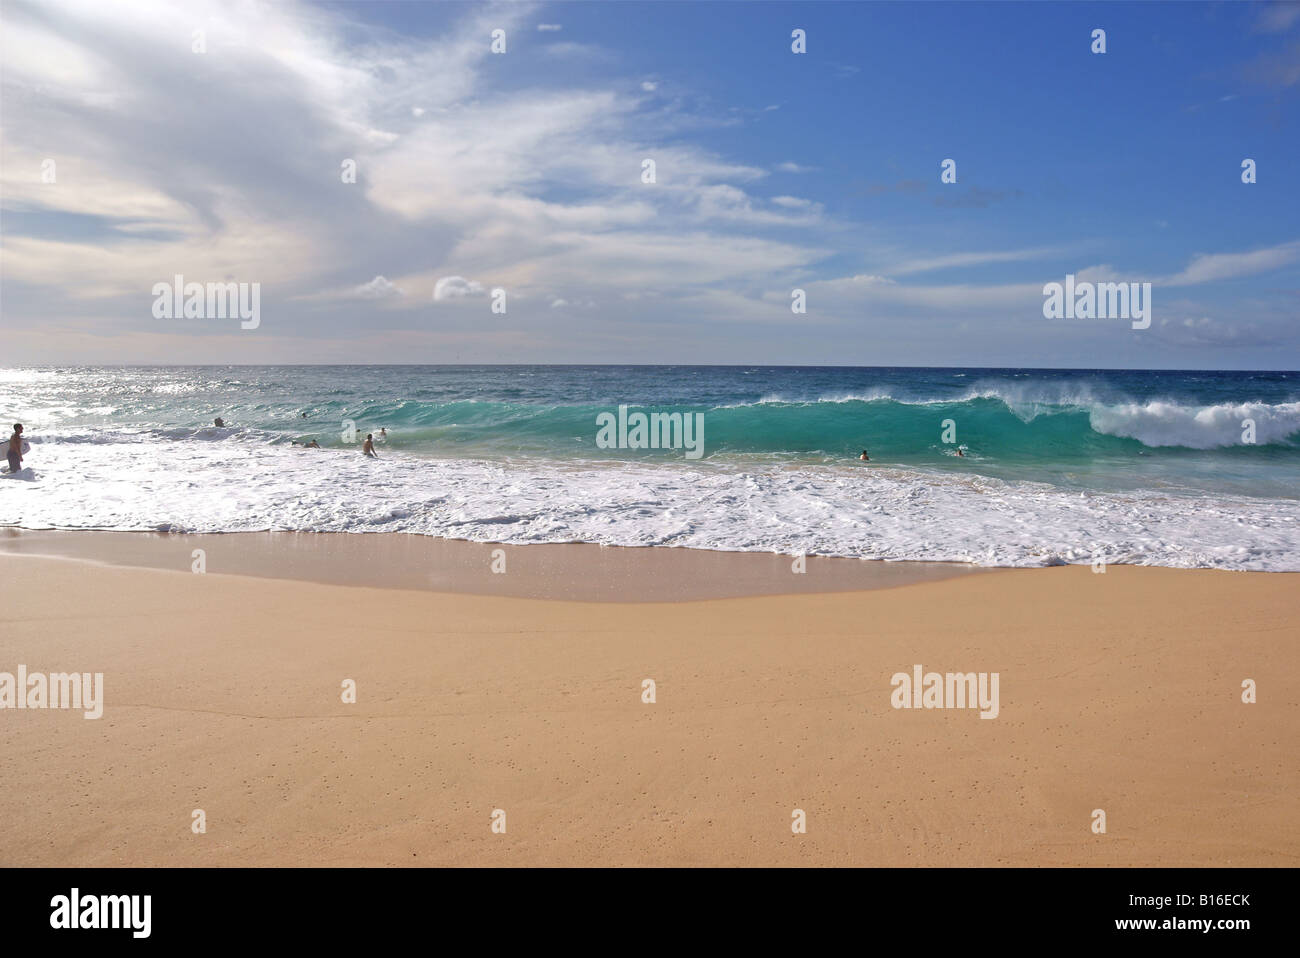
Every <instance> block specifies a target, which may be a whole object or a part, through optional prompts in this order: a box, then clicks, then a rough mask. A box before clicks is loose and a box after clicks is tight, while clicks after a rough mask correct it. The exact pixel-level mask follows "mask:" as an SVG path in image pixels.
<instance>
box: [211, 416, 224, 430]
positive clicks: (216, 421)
mask: <svg viewBox="0 0 1300 958" xmlns="http://www.w3.org/2000/svg"><path fill="white" fill-rule="evenodd" d="M225 424H226V423H225V421H224V420H223V419H222V418H221V417H220V416H218V417H217V418H216V419H214V420H212V425H214V426H216V427H217V428H218V429H220V428H221V427H223V426H224V425H225Z"/></svg>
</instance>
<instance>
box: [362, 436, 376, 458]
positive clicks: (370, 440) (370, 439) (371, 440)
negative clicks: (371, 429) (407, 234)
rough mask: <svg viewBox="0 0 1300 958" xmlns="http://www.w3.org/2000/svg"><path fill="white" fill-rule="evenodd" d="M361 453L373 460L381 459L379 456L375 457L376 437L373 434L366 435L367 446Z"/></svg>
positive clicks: (364, 446) (365, 445)
mask: <svg viewBox="0 0 1300 958" xmlns="http://www.w3.org/2000/svg"><path fill="white" fill-rule="evenodd" d="M361 452H362V453H363V454H364V455H367V456H369V457H370V458H371V459H378V458H379V457H378V456H376V455H375V437H374V435H373V434H372V433H366V441H365V444H364V445H363V446H362V447H361Z"/></svg>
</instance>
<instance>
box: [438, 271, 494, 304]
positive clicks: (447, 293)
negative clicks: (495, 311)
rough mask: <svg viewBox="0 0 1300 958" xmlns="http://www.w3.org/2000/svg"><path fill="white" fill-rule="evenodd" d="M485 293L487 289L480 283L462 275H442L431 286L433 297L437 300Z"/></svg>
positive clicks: (483, 294) (462, 297) (484, 294)
mask: <svg viewBox="0 0 1300 958" xmlns="http://www.w3.org/2000/svg"><path fill="white" fill-rule="evenodd" d="M486 295H487V290H486V289H484V288H483V286H482V284H480V283H477V282H475V281H474V280H472V279H466V278H465V277H464V276H443V277H441V278H440V279H439V280H438V281H437V282H436V283H435V284H434V286H433V298H434V299H435V300H436V301H438V302H442V301H443V300H448V299H465V298H467V297H470V296H486Z"/></svg>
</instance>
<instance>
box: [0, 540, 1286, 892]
mask: <svg viewBox="0 0 1300 958" xmlns="http://www.w3.org/2000/svg"><path fill="white" fill-rule="evenodd" d="M23 535H24V536H28V538H27V540H26V541H27V542H28V544H29V546H30V544H31V543H32V542H34V541H35V540H33V539H32V538H31V537H30V536H29V535H28V534H25V533H24V534H23ZM98 535H101V536H112V535H115V534H109V533H103V534H98ZM191 538H198V539H208V540H211V546H210V548H208V549H207V553H206V554H207V557H208V565H207V571H206V572H205V573H204V574H195V573H193V572H191V571H190V568H189V565H190V559H189V552H190V550H189V549H188V546H189V545H191V544H192V543H185V545H186V546H187V548H186V550H185V552H184V558H183V561H180V562H178V563H177V568H175V569H174V570H173V571H167V570H166V569H160V568H148V567H147V566H149V565H151V564H153V565H158V564H159V563H158V562H157V561H150V560H148V559H141V560H140V561H138V562H134V563H131V564H130V565H123V566H116V565H109V564H105V563H104V562H103V561H90V560H91V559H94V558H96V557H95V556H94V555H92V554H91V552H93V550H90V549H89V547H78V546H75V545H68V546H66V547H64V548H63V553H64V556H63V557H59V558H54V557H48V556H41V555H33V554H16V553H21V552H22V551H24V550H22V549H18V548H16V546H15V543H14V541H13V540H12V539H10V540H8V546H7V548H5V549H3V550H0V576H2V577H3V581H4V582H5V585H6V589H5V592H6V596H7V602H8V610H7V613H6V616H5V621H4V625H3V627H2V628H0V672H11V673H12V672H15V671H16V669H17V668H18V666H19V665H23V666H25V667H26V669H27V670H28V671H29V672H64V671H67V672H74V671H76V672H92V673H99V672H102V673H103V676H104V678H103V716H102V718H99V719H85V718H83V716H82V714H81V713H80V712H76V711H72V710H53V709H25V710H18V709H13V710H9V709H6V710H4V711H3V712H0V776H2V778H3V781H4V782H5V788H4V789H2V790H0V864H3V865H73V866H89V865H219V866H230V865H458V866H462V865H464V866H468V865H494V866H512V865H557V866H580V865H710V866H715V865H745V866H756V865H800V866H803V865H840V866H844V865H863V866H875V865H925V866H936V865H994V866H997V865H1043V866H1064V865H1118V866H1147V865H1161V866H1162V865H1184V866H1212V865H1214V866H1221V865H1222V866H1229V865H1230V866H1241V865H1262V866H1295V865H1297V864H1300V821H1298V820H1297V818H1296V815H1295V795H1296V792H1297V789H1300V764H1298V763H1297V762H1296V754H1295V743H1296V741H1298V740H1300V705H1297V703H1298V702H1300V652H1298V650H1297V643H1296V638H1297V634H1298V633H1297V626H1296V621H1297V615H1298V613H1300V589H1298V588H1297V583H1298V582H1300V579H1298V578H1297V575H1295V574H1285V573H1248V572H1217V571H1187V570H1170V569H1159V568H1141V567H1128V566H1111V567H1109V568H1108V569H1107V570H1106V572H1105V574H1094V573H1093V571H1092V570H1091V569H1090V568H1089V567H1087V566H1069V567H1056V568H1045V569H1024V570H993V571H988V570H981V571H979V573H978V574H964V573H965V572H969V571H971V570H960V569H957V570H955V571H954V573H953V574H951V575H948V576H946V577H937V578H936V577H930V578H928V579H926V578H924V577H922V578H921V579H920V580H910V581H909V580H907V579H904V580H902V581H903V584H898V582H897V580H895V581H890V580H887V579H881V578H880V577H879V576H875V577H874V578H873V577H871V576H868V577H867V579H869V580H870V581H867V580H863V587H861V588H855V589H852V590H844V589H842V588H841V587H840V585H836V586H834V587H831V586H827V587H826V589H825V591H817V590H816V588H815V587H816V583H817V578H816V574H815V572H816V571H817V570H822V571H825V573H826V577H827V579H829V580H835V581H837V582H839V580H838V579H836V576H839V575H841V574H842V573H840V572H838V571H835V572H832V571H831V562H832V560H825V561H823V562H820V563H815V564H813V565H810V570H811V571H810V572H809V573H807V574H805V575H802V576H796V575H793V574H789V572H788V569H789V563H790V561H791V560H790V559H789V558H788V557H772V556H754V557H750V559H752V561H753V563H767V564H768V565H766V566H764V567H763V568H764V569H768V570H771V569H775V565H773V564H772V563H776V562H779V563H781V565H782V567H783V568H784V569H785V570H786V578H787V579H788V580H790V581H789V583H788V584H787V587H786V588H785V589H781V588H776V587H774V586H773V583H774V582H775V581H777V580H776V579H775V578H774V576H772V575H768V574H766V573H762V574H760V573H758V572H755V573H753V574H752V575H749V578H748V579H747V578H746V574H741V573H736V574H735V575H732V574H723V572H722V571H721V570H727V569H731V570H732V572H735V571H736V570H737V569H739V566H738V565H736V563H737V562H740V563H742V564H743V563H745V562H746V560H745V559H744V558H743V557H742V558H740V559H737V557H735V556H721V555H717V554H711V553H693V554H691V555H690V556H689V560H690V562H692V563H698V564H699V565H698V566H695V565H692V566H691V569H692V574H691V575H690V576H689V578H690V579H692V580H694V587H693V589H692V590H687V591H684V592H683V593H682V598H679V599H677V600H673V598H672V595H671V594H670V593H669V592H665V590H664V589H663V588H650V587H644V588H642V589H641V590H640V591H638V590H636V589H628V588H624V589H622V590H621V591H620V590H619V589H615V588H613V587H612V586H609V584H608V580H606V593H608V595H632V596H634V597H636V598H637V601H614V600H612V599H610V598H603V599H601V600H599V601H579V600H575V599H555V598H543V597H536V596H533V597H524V596H519V595H509V594H483V592H484V591H485V590H486V589H488V588H493V589H502V588H504V587H503V586H498V585H492V586H490V587H488V586H485V587H484V588H483V589H480V590H477V591H478V592H479V594H474V592H475V590H472V589H470V588H468V587H467V586H465V584H464V581H463V580H462V581H461V582H460V585H461V587H460V588H459V590H452V591H448V590H445V589H444V590H443V591H433V590H432V588H413V587H404V588H380V587H375V586H374V585H347V584H341V583H339V582H335V581H305V580H306V579H311V578H317V577H318V576H317V574H316V573H315V572H312V573H311V574H307V573H303V574H300V575H294V574H291V572H290V571H289V570H288V569H286V570H285V572H284V574H283V575H280V576H278V577H270V576H268V575H266V574H265V570H264V569H262V568H260V567H259V569H258V574H256V575H252V574H244V575H232V574H226V573H224V572H220V571H216V570H217V569H219V568H221V567H222V566H221V563H220V562H214V561H213V557H214V556H221V555H222V554H223V552H222V550H223V549H228V548H229V547H230V546H229V543H230V542H231V537H221V536H215V537H191ZM342 538H345V539H346V538H351V539H354V540H359V539H367V540H374V541H373V542H367V543H366V546H365V547H366V548H373V547H374V546H375V543H378V542H381V541H382V540H384V539H391V538H392V537H390V536H357V537H346V536H345V537H342ZM222 540H224V541H222ZM101 541H103V540H101ZM67 542H74V539H68V540H67ZM122 542H125V540H122ZM47 545H48V544H47ZM173 545H174V544H173ZM354 545H355V543H346V544H343V545H341V546H340V547H341V548H352V547H353V546H354ZM461 546H462V547H463V549H462V552H463V551H464V550H468V549H475V550H483V553H482V556H481V558H482V560H483V561H482V562H481V563H478V568H479V569H480V572H479V575H480V576H481V577H483V578H484V579H486V580H489V581H490V580H491V579H492V578H496V579H498V580H509V579H510V577H511V575H512V573H511V572H509V571H507V572H506V573H505V574H502V575H495V576H494V575H493V574H492V573H490V572H488V570H487V562H488V560H489V556H490V551H491V550H490V547H485V546H471V545H470V544H467V543H466V544H461ZM33 548H34V547H29V548H27V550H26V551H28V552H31V551H33ZM379 548H380V551H381V552H382V551H383V550H384V549H385V548H388V547H383V546H381V547H379ZM391 548H392V549H394V550H398V551H399V552H400V549H401V548H405V547H399V546H396V545H394V546H392V547H391ZM528 548H529V547H522V548H521V549H517V550H515V551H514V552H512V553H511V559H510V561H511V562H512V563H515V564H516V565H518V562H517V561H516V559H515V558H514V557H515V556H516V555H517V554H519V553H522V554H524V555H526V554H527V551H528ZM35 551H42V550H41V549H35ZM44 551H49V550H48V548H47V549H45V550H44ZM121 551H123V552H128V551H130V550H129V549H128V548H127V547H126V546H125V545H122V547H121ZM146 551H147V550H146ZM272 551H274V550H272ZM281 551H282V552H284V550H281ZM621 552H622V554H620V555H619V557H618V559H617V562H618V563H619V570H620V571H619V573H618V574H619V581H622V582H624V583H628V582H636V581H640V580H645V581H652V580H655V579H657V578H658V577H659V576H658V572H659V571H661V570H659V565H660V564H662V563H663V562H665V561H667V562H668V563H669V564H671V563H674V562H678V560H679V557H680V556H681V555H682V554H683V550H621ZM665 553H666V554H667V560H665V559H664V554H665ZM285 554H287V553H285ZM602 554H603V555H604V556H605V557H608V556H609V555H610V551H609V550H598V549H595V548H594V547H591V548H588V549H583V550H576V551H572V550H571V551H570V552H569V553H567V554H566V555H565V556H564V557H563V558H562V561H561V558H557V559H556V560H555V561H557V562H561V566H559V567H556V574H557V575H559V574H560V572H562V571H563V568H564V566H563V563H569V565H568V566H567V568H568V574H567V576H562V578H567V579H569V580H572V581H577V580H584V581H587V582H592V581H596V580H598V579H600V577H601V568H602V563H603V562H605V561H606V560H605V559H602V558H601V556H602ZM652 554H653V555H652ZM475 555H478V553H475ZM101 558H102V557H101ZM168 561H171V560H170V559H169V560H168ZM268 561H269V560H268ZM286 561H287V560H286ZM475 561H476V562H477V560H475ZM843 561H849V560H843ZM467 563H468V560H467ZM638 563H642V569H643V571H644V573H645V574H644V575H643V576H639V575H638V574H637V564H638ZM728 563H731V565H728ZM370 564H371V566H372V568H371V572H372V573H373V572H374V568H373V562H372V563H370ZM469 564H473V563H469ZM862 565H863V564H861V563H859V564H857V567H858V568H860V567H861V566H862ZM868 565H870V564H868ZM905 566H906V564H898V565H897V566H894V567H892V568H903V569H904V571H906V570H905ZM467 567H468V566H467ZM710 567H712V568H713V569H714V571H715V573H716V574H712V575H710V574H708V569H709V568H710ZM754 567H755V568H757V566H756V565H755V566H754ZM408 571H409V570H408ZM521 571H522V570H521ZM843 574H847V573H843ZM856 574H857V575H859V576H861V575H862V573H861V572H859V573H856ZM891 574H892V573H891ZM390 575H391V579H392V580H393V581H398V580H401V581H405V580H402V579H401V575H399V574H398V573H397V572H395V571H393V572H391V573H390ZM324 578H327V579H328V576H324ZM737 578H739V579H741V580H743V581H742V585H741V586H737V585H736V584H735V580H736V579H737ZM749 579H752V580H753V581H749ZM796 580H797V581H796ZM367 581H372V580H369V579H368V580H367ZM710 583H712V584H713V585H712V587H713V588H715V589H723V590H724V591H726V590H727V589H730V590H731V591H732V592H735V591H739V592H741V593H742V594H740V595H730V596H728V597H708V591H709V588H710ZM722 583H730V584H728V585H722ZM437 584H438V583H437V582H436V581H435V582H433V583H432V585H433V586H435V587H436V586H437ZM530 588H531V587H529V588H522V589H520V590H519V591H523V592H528V591H530ZM795 589H801V590H804V591H803V592H802V593H801V594H769V595H762V594H754V593H756V592H761V591H769V592H779V591H793V590H795ZM584 594H585V593H584ZM918 664H919V665H922V666H923V667H924V669H925V671H927V672H928V671H930V670H934V671H937V672H941V673H946V672H963V673H964V672H977V673H981V672H983V673H997V674H998V676H999V679H1000V681H999V690H1000V701H999V704H998V714H997V716H996V718H994V719H991V720H984V719H982V718H981V717H980V713H979V711H978V710H975V709H971V708H949V709H926V708H922V709H896V708H894V707H892V705H891V693H892V691H893V689H892V688H891V677H892V676H894V675H895V674H896V673H900V672H903V673H910V672H911V671H912V669H913V667H914V666H915V665H918ZM646 679H651V680H653V682H654V683H655V686H654V691H655V701H654V702H653V703H646V702H643V682H644V680H646ZM1247 679H1251V680H1254V682H1255V683H1257V688H1258V701H1257V703H1255V704H1245V703H1243V702H1242V683H1243V681H1244V680H1247ZM346 680H352V681H354V682H355V686H356V701H355V703H345V702H344V701H343V700H342V698H343V695H342V689H343V687H344V683H345V681H346ZM196 809H201V810H202V811H203V815H204V820H205V823H206V831H205V832H204V833H202V834H196V833H195V832H194V831H193V830H192V828H191V823H192V821H193V815H194V811H195V810H196ZM498 809H499V810H503V811H504V813H505V832H504V834H502V833H498V832H494V831H493V827H492V826H493V814H494V811H495V810H498ZM796 809H800V810H802V811H803V812H804V814H805V816H806V823H807V830H806V833H804V834H794V833H792V828H791V823H792V814H793V813H794V810H796ZM1097 809H1101V810H1104V812H1105V816H1106V831H1105V833H1104V834H1097V833H1095V832H1094V831H1093V823H1094V810H1097ZM498 818H499V816H498Z"/></svg>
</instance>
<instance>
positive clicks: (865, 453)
mask: <svg viewBox="0 0 1300 958" xmlns="http://www.w3.org/2000/svg"><path fill="white" fill-rule="evenodd" d="M858 458H859V459H861V460H862V461H863V462H870V461H871V457H870V456H868V455H867V450H865V449H863V450H862V455H860V456H858Z"/></svg>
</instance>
